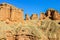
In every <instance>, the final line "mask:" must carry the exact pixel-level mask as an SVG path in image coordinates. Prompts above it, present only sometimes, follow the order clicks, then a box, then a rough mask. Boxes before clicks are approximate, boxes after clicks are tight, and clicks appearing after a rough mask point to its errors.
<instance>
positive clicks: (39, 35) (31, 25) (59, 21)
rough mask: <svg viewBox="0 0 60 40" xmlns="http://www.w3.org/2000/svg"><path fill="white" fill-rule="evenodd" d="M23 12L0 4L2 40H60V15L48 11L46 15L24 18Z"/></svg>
mask: <svg viewBox="0 0 60 40" xmlns="http://www.w3.org/2000/svg"><path fill="white" fill-rule="evenodd" d="M23 15H24V14H23V10H22V9H18V8H16V7H14V6H12V5H10V4H6V3H2V4H0V40H60V14H59V13H58V11H56V10H53V9H48V10H47V11H46V12H45V13H41V14H40V17H38V15H37V14H32V16H29V15H28V14H26V16H25V19H24V18H23V17H24V16H23Z"/></svg>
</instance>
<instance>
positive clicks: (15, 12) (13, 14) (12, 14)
mask: <svg viewBox="0 0 60 40" xmlns="http://www.w3.org/2000/svg"><path fill="white" fill-rule="evenodd" d="M7 19H9V20H10V21H22V20H23V10H22V9H18V8H16V7H14V6H12V5H10V4H6V3H2V4H0V20H2V21H5V20H7Z"/></svg>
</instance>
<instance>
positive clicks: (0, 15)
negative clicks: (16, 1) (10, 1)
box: [0, 4, 10, 20]
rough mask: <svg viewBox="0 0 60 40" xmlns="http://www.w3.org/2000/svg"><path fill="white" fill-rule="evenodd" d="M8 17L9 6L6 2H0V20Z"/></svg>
mask: <svg viewBox="0 0 60 40" xmlns="http://www.w3.org/2000/svg"><path fill="white" fill-rule="evenodd" d="M9 18H10V6H9V5H7V4H0V20H6V19H9Z"/></svg>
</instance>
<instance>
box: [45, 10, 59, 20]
mask: <svg viewBox="0 0 60 40" xmlns="http://www.w3.org/2000/svg"><path fill="white" fill-rule="evenodd" d="M45 15H46V17H48V18H50V19H52V20H60V18H59V17H60V14H59V13H58V12H57V11H56V10H53V9H49V10H47V12H46V13H45Z"/></svg>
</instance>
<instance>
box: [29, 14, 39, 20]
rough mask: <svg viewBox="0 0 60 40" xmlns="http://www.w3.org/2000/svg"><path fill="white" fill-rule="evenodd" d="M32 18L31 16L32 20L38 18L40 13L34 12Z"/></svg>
mask: <svg viewBox="0 0 60 40" xmlns="http://www.w3.org/2000/svg"><path fill="white" fill-rule="evenodd" d="M30 18H31V20H38V15H37V14H32V16H31V17H30Z"/></svg>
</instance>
